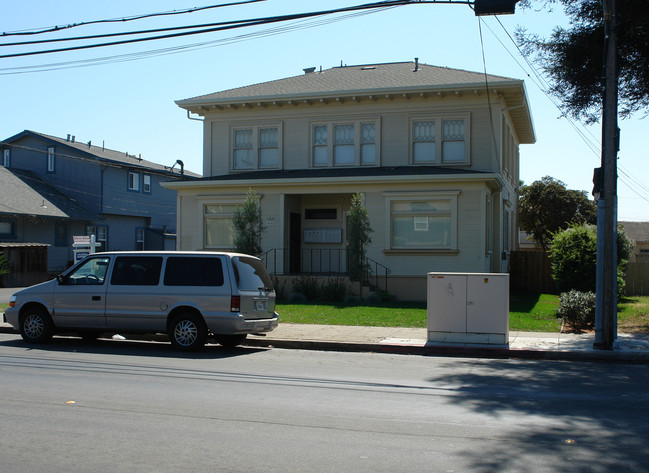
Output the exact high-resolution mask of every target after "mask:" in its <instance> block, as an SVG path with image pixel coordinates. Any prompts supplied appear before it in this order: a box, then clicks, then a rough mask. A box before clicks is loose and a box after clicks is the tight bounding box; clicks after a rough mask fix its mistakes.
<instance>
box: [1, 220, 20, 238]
mask: <svg viewBox="0 0 649 473" xmlns="http://www.w3.org/2000/svg"><path fill="white" fill-rule="evenodd" d="M0 238H3V239H7V240H13V239H14V238H16V222H14V221H13V220H0Z"/></svg>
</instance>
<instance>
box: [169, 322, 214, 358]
mask: <svg viewBox="0 0 649 473" xmlns="http://www.w3.org/2000/svg"><path fill="white" fill-rule="evenodd" d="M169 339H170V340H171V343H172V344H173V345H174V346H175V347H176V348H178V349H180V350H183V351H193V350H198V349H199V348H201V347H202V346H203V345H205V342H206V341H207V327H206V326H205V322H203V320H202V319H201V318H200V317H199V316H197V315H194V314H189V313H187V314H181V315H179V316H178V317H176V318H174V319H173V320H172V321H171V324H170V325H169Z"/></svg>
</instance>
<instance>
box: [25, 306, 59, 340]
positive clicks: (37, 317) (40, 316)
mask: <svg viewBox="0 0 649 473" xmlns="http://www.w3.org/2000/svg"><path fill="white" fill-rule="evenodd" d="M53 334H54V324H53V323H52V319H51V318H50V316H49V314H48V313H47V312H45V310H43V309H40V308H38V307H36V308H33V309H28V310H26V311H25V313H24V314H22V315H21V316H20V336H21V337H23V340H25V341H26V342H28V343H45V342H47V341H49V340H50V339H51V338H52V335H53Z"/></svg>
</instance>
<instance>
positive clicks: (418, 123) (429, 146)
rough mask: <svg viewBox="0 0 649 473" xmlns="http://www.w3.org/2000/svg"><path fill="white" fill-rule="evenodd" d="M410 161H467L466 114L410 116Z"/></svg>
mask: <svg viewBox="0 0 649 473" xmlns="http://www.w3.org/2000/svg"><path fill="white" fill-rule="evenodd" d="M410 129H411V135H410V142H411V148H410V149H411V162H412V164H468V163H469V142H468V138H469V136H470V133H469V117H468V115H463V116H457V117H451V116H449V117H430V118H428V117H426V118H413V119H412V120H411V123H410Z"/></svg>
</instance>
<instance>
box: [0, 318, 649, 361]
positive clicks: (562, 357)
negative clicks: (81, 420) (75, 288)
mask: <svg viewBox="0 0 649 473" xmlns="http://www.w3.org/2000/svg"><path fill="white" fill-rule="evenodd" d="M0 333H9V334H18V332H17V331H16V330H14V329H13V327H11V326H10V325H6V324H0ZM129 340H133V341H137V340H148V341H168V340H167V338H166V337H163V338H161V337H156V336H155V335H146V336H143V335H131V336H129ZM244 346H249V347H259V348H282V349H289V350H312V351H338V352H349V353H386V354H394V355H417V356H439V357H464V358H489V359H523V360H552V361H583V362H608V363H634V364H635V363H637V364H649V353H639V352H614V351H594V352H590V351H577V350H573V351H567V350H566V351H555V350H529V349H512V348H491V347H463V346H441V345H426V346H421V345H395V344H385V343H364V342H340V341H322V340H317V341H314V340H285V339H273V338H247V339H246V341H245V342H244Z"/></svg>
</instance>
